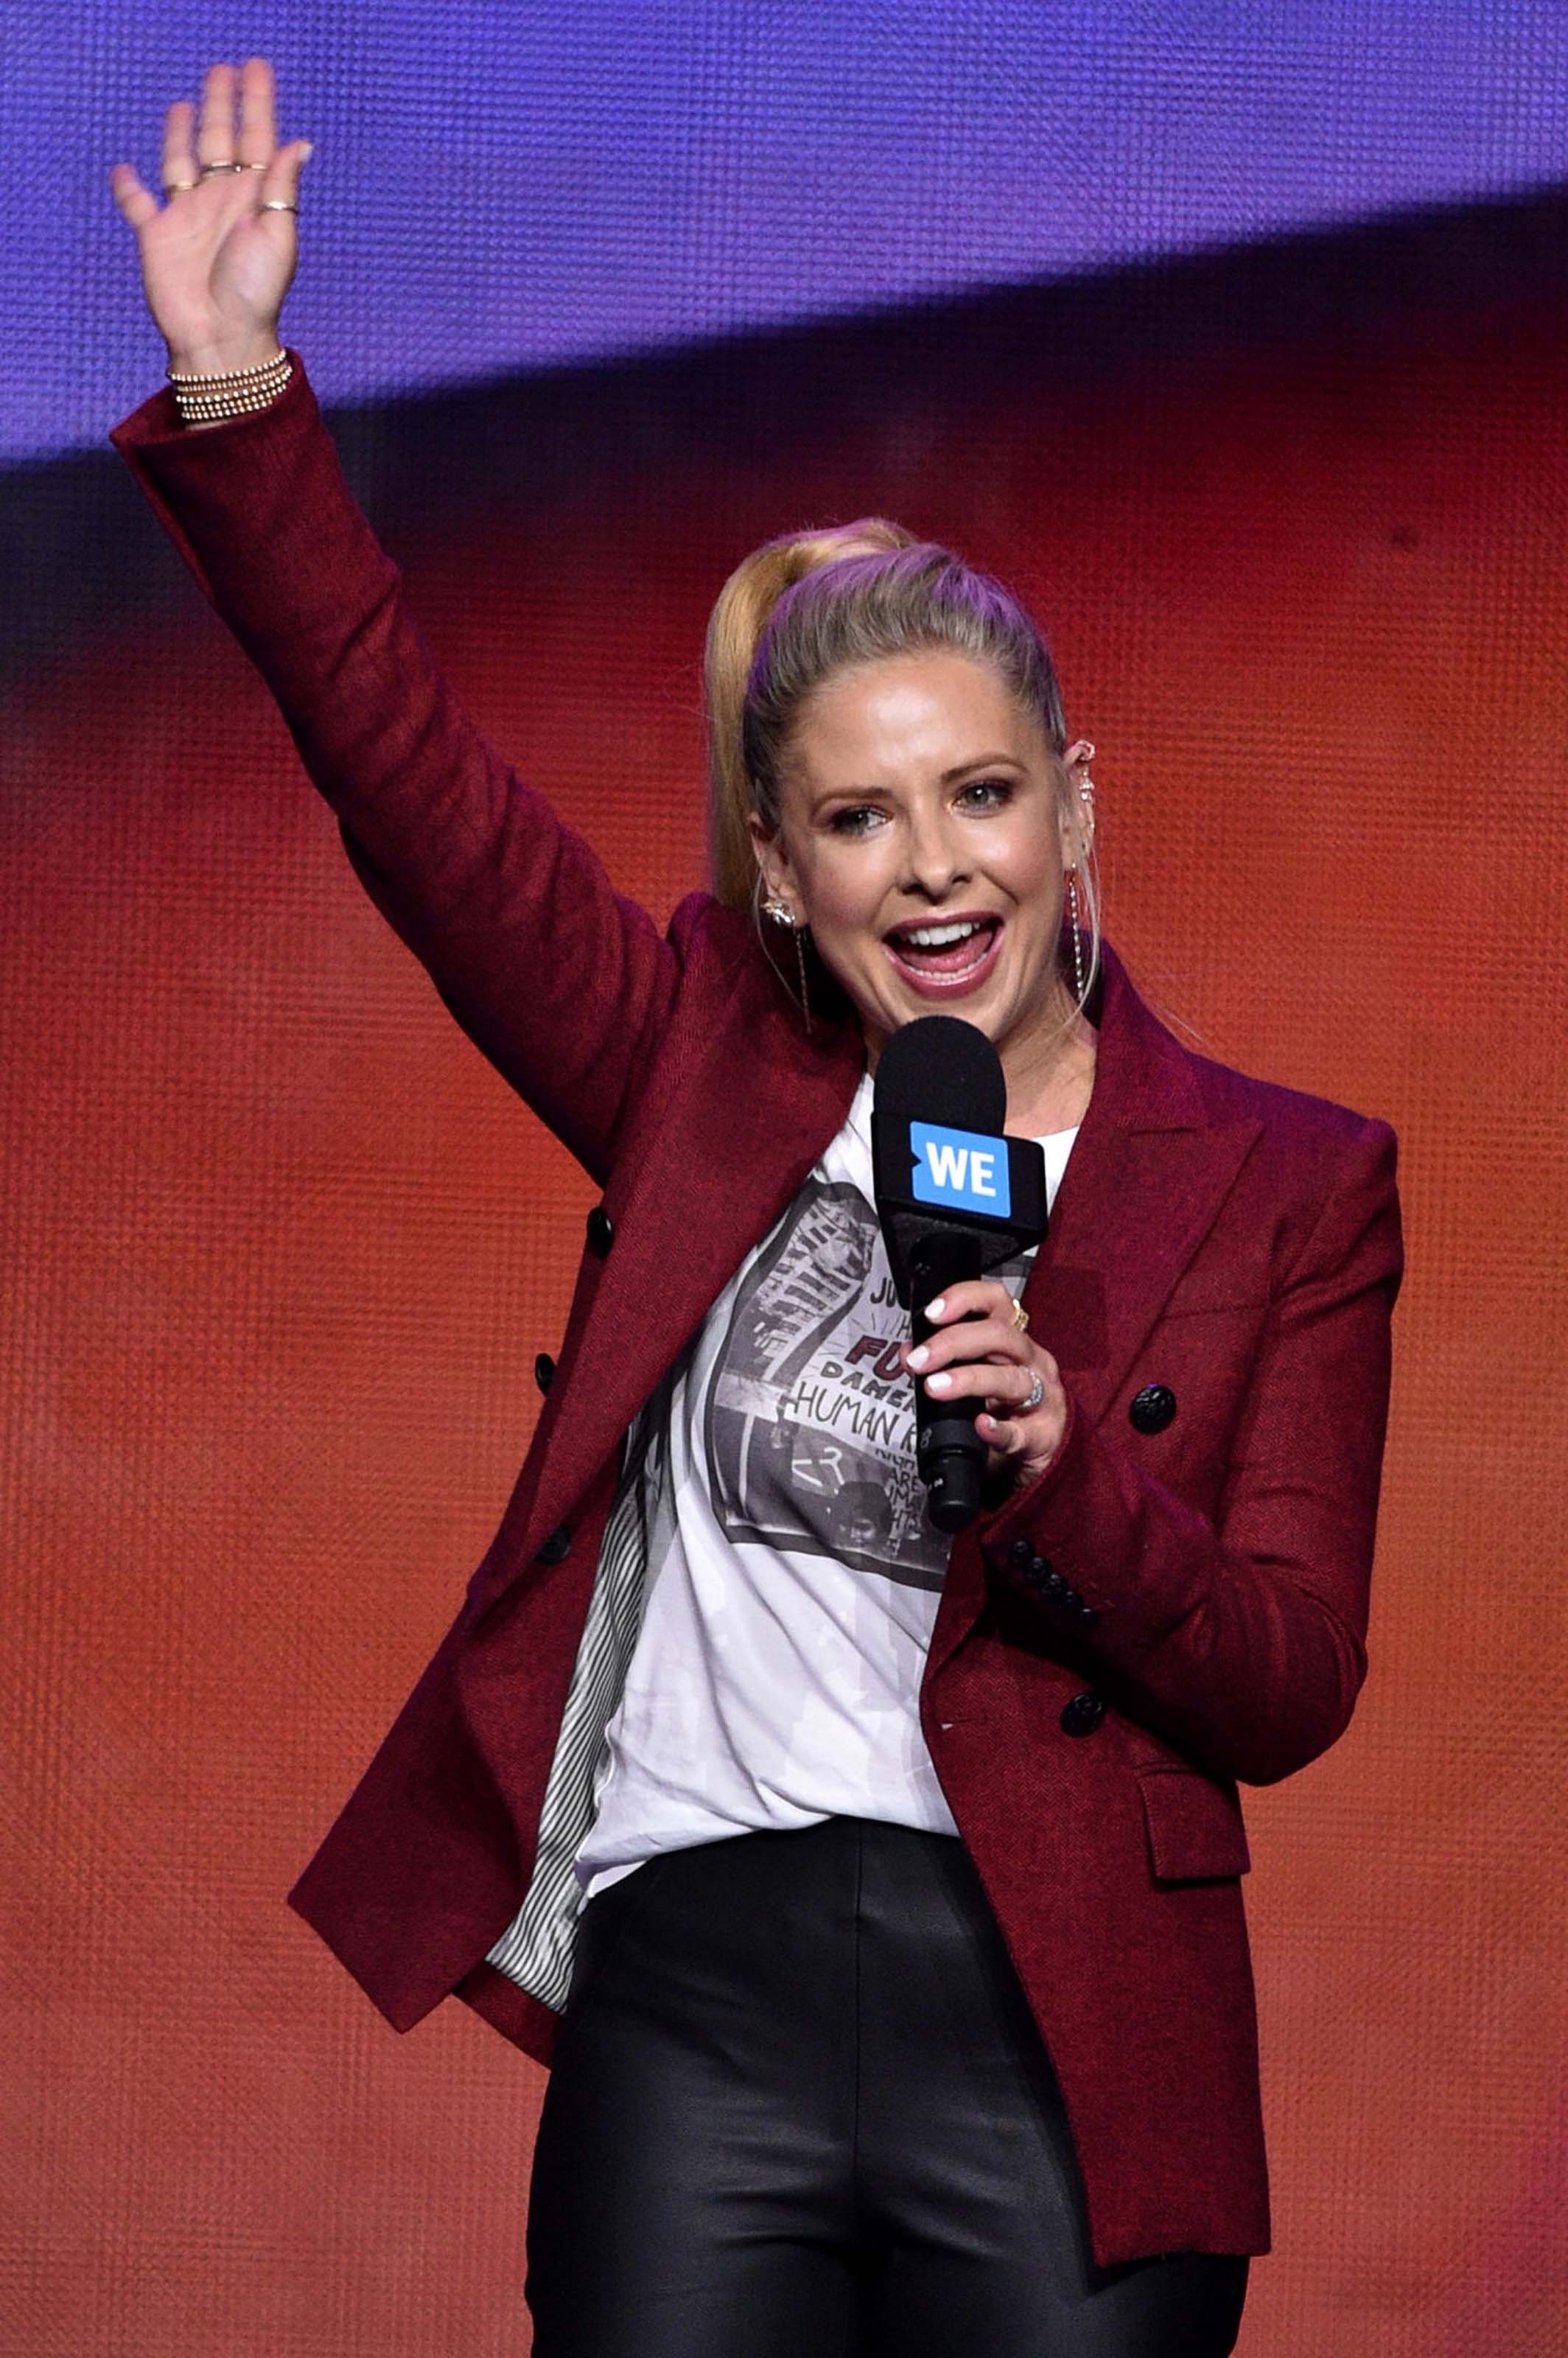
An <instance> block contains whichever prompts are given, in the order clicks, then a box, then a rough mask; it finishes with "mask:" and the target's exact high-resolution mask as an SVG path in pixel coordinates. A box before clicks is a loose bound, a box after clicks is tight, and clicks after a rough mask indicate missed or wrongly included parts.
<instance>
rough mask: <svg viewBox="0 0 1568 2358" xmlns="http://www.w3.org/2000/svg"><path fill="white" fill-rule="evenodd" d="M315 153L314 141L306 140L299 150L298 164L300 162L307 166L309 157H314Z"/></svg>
mask: <svg viewBox="0 0 1568 2358" xmlns="http://www.w3.org/2000/svg"><path fill="white" fill-rule="evenodd" d="M315 153H316V142H315V141H314V139H308V140H307V141H306V142H305V145H304V146H303V147H302V148H301V149H300V150H299V160H300V162H301V163H302V164H308V162H309V161H310V158H311V157H312V156H314V154H315Z"/></svg>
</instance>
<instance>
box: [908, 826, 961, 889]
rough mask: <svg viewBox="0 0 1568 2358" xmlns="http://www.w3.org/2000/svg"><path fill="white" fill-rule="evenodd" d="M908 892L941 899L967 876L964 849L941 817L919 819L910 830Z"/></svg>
mask: <svg viewBox="0 0 1568 2358" xmlns="http://www.w3.org/2000/svg"><path fill="white" fill-rule="evenodd" d="M908 841H909V874H908V876H907V878H906V879H905V883H906V886H907V887H908V889H910V890H912V891H914V892H923V893H925V896H926V898H927V899H928V900H933V901H935V900H941V899H943V898H944V897H945V896H946V894H947V893H948V892H951V891H952V889H953V886H954V885H955V884H957V883H958V882H960V881H961V880H962V878H963V876H964V874H965V870H964V867H963V847H962V846H961V844H960V843H959V842H958V841H957V838H956V837H955V836H954V834H953V833H952V831H951V830H950V829H949V828H948V827H946V826H945V825H944V823H943V821H942V820H941V819H940V818H929V819H925V820H917V821H916V822H915V824H914V826H913V827H911V828H910V831H909V838H908Z"/></svg>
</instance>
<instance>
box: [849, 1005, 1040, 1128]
mask: <svg viewBox="0 0 1568 2358" xmlns="http://www.w3.org/2000/svg"><path fill="white" fill-rule="evenodd" d="M874 1089H875V1096H874V1100H873V1102H874V1105H875V1109H876V1111H877V1113H878V1114H879V1115H881V1116H883V1117H891V1118H892V1120H912V1121H935V1122H941V1123H944V1124H946V1127H948V1128H949V1129H952V1130H979V1131H983V1132H988V1133H989V1134H990V1135H992V1136H1000V1133H1001V1128H1002V1124H1003V1122H1004V1121H1005V1120H1006V1119H1007V1082H1006V1080H1005V1078H1004V1076H1003V1074H1002V1069H1001V1059H1000V1056H999V1055H997V1052H996V1050H995V1049H994V1048H993V1047H992V1045H991V1044H990V1042H989V1040H988V1039H987V1038H986V1035H985V1033H983V1032H982V1031H981V1030H980V1029H979V1026H978V1025H977V1024H974V1023H966V1022H964V1021H963V1019H962V1018H961V1017H960V1016H957V1015H920V1016H916V1018H915V1020H914V1022H913V1023H904V1024H902V1025H901V1026H900V1028H899V1029H898V1031H896V1032H895V1033H893V1035H892V1039H891V1040H889V1042H888V1044H887V1045H886V1047H885V1048H884V1049H883V1050H882V1053H881V1056H880V1057H879V1058H878V1060H877V1070H876V1079H875V1083H874Z"/></svg>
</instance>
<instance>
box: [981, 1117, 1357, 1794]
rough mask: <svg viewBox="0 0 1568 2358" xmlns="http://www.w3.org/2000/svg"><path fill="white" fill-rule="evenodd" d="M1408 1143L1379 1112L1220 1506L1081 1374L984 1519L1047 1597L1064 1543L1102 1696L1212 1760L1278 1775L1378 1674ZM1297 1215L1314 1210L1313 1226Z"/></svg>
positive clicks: (1253, 1382) (1313, 1235) (1282, 1308)
mask: <svg viewBox="0 0 1568 2358" xmlns="http://www.w3.org/2000/svg"><path fill="white" fill-rule="evenodd" d="M1396 1154H1397V1147H1396V1141H1395V1135H1394V1132H1393V1130H1391V1129H1390V1127H1389V1125H1388V1124H1387V1123H1386V1122H1381V1121H1372V1120H1366V1121H1363V1122H1362V1123H1361V1124H1360V1126H1359V1131H1358V1135H1357V1136H1356V1138H1355V1139H1354V1141H1353V1143H1352V1144H1351V1145H1350V1146H1349V1148H1348V1150H1347V1152H1346V1155H1345V1157H1344V1160H1343V1163H1342V1164H1341V1167H1340V1170H1339V1172H1338V1174H1337V1178H1338V1184H1335V1185H1331V1186H1330V1187H1329V1188H1328V1189H1327V1191H1326V1192H1325V1197H1324V1200H1323V1203H1322V1206H1321V1209H1320V1210H1319V1212H1318V1215H1317V1217H1316V1220H1315V1223H1314V1224H1313V1225H1312V1226H1311V1228H1310V1232H1309V1233H1308V1234H1307V1236H1306V1238H1305V1241H1304V1242H1303V1244H1302V1245H1301V1247H1300V1249H1298V1251H1297V1252H1296V1254H1295V1257H1294V1259H1293V1260H1292V1263H1291V1265H1290V1266H1289V1267H1288V1268H1287V1269H1286V1270H1285V1271H1284V1272H1283V1274H1282V1276H1281V1279H1280V1281H1279V1282H1277V1284H1276V1286H1275V1289H1274V1293H1273V1297H1272V1301H1271V1308H1270V1314H1269V1318H1268V1322H1267V1325H1266V1327H1265V1330H1264V1334H1263V1337H1262V1340H1261V1342H1260V1346H1259V1348H1258V1352H1257V1356H1256V1358H1255V1360H1254V1363H1253V1366H1252V1368H1251V1372H1250V1381H1249V1387H1248V1391H1247V1395H1246V1400H1245V1404H1244V1407H1243V1410H1242V1414H1241V1418H1240V1422H1239V1425H1238V1432H1237V1436H1236V1440H1235V1444H1234V1446H1233V1450H1232V1454H1231V1458H1230V1463H1229V1466H1228V1470H1227V1479H1226V1484H1225V1488H1224V1493H1223V1497H1222V1500H1221V1504H1220V1508H1219V1511H1218V1513H1217V1518H1216V1519H1215V1520H1210V1519H1209V1518H1208V1517H1207V1516H1206V1515H1205V1514H1204V1513H1202V1512H1200V1511H1199V1509H1197V1508H1195V1506H1193V1505H1192V1504H1191V1503H1189V1502H1188V1501H1187V1500H1186V1499H1184V1498H1181V1497H1180V1496H1179V1495H1178V1494H1177V1493H1176V1492H1175V1491H1174V1490H1173V1489H1172V1488H1171V1487H1169V1486H1168V1485H1167V1484H1164V1483H1162V1482H1160V1481H1159V1480H1157V1479H1155V1478H1154V1477H1153V1476H1152V1475H1150V1474H1149V1473H1148V1472H1147V1471H1146V1470H1145V1469H1144V1468H1143V1466H1141V1464H1140V1461H1139V1459H1138V1457H1137V1455H1136V1454H1135V1452H1134V1451H1133V1450H1131V1449H1130V1448H1129V1447H1128V1445H1127V1444H1126V1443H1125V1442H1123V1441H1122V1440H1121V1438H1120V1435H1119V1433H1116V1432H1114V1431H1110V1430H1107V1429H1106V1428H1104V1427H1102V1426H1098V1425H1095V1424H1092V1423H1091V1422H1089V1421H1088V1419H1087V1418H1086V1417H1084V1416H1083V1415H1082V1414H1081V1413H1080V1412H1078V1410H1077V1406H1076V1402H1075V1401H1073V1399H1072V1393H1071V1389H1070V1387H1069V1389H1068V1401H1069V1412H1068V1424H1067V1429H1066V1432H1065V1435H1064V1438H1063V1442H1062V1445H1061V1447H1060V1448H1059V1449H1058V1451H1057V1453H1056V1455H1055V1456H1054V1458H1053V1460H1052V1461H1051V1463H1050V1465H1049V1466H1047V1467H1046V1468H1045V1471H1044V1474H1043V1475H1042V1476H1040V1478H1039V1479H1038V1481H1037V1482H1035V1483H1034V1484H1033V1486H1031V1487H1029V1488H1027V1489H1025V1490H1022V1491H1021V1492H1019V1493H1017V1494H1016V1495H1015V1496H1014V1497H1013V1498H1011V1499H1010V1500H1009V1501H1007V1502H1006V1504H1005V1505H1004V1506H1003V1507H1001V1508H1000V1509H998V1511H997V1512H996V1513H994V1514H993V1515H991V1516H990V1517H989V1519H987V1520H986V1521H985V1523H984V1524H983V1525H982V1527H981V1528H980V1532H979V1536H980V1542H981V1549H982V1552H983V1554H984V1557H985V1560H986V1563H987V1569H988V1574H989V1576H990V1577H991V1578H992V1579H994V1580H998V1581H1001V1582H1004V1583H1006V1584H1007V1585H1008V1587H1009V1588H1010V1589H1011V1590H1013V1591H1014V1592H1016V1594H1017V1595H1019V1596H1021V1597H1027V1598H1028V1599H1029V1600H1030V1603H1031V1605H1032V1606H1033V1608H1034V1609H1035V1610H1036V1611H1037V1612H1040V1613H1041V1614H1042V1615H1043V1616H1044V1613H1045V1610H1046V1608H1045V1607H1044V1606H1043V1605H1042V1603H1041V1599H1040V1596H1039V1593H1038V1591H1037V1590H1035V1589H1033V1587H1031V1586H1030V1585H1029V1583H1028V1580H1027V1576H1026V1575H1027V1569H1028V1566H1029V1564H1030V1563H1031V1562H1032V1561H1033V1558H1034V1557H1035V1556H1036V1555H1043V1556H1044V1557H1046V1558H1047V1559H1048V1560H1049V1561H1050V1562H1051V1563H1054V1565H1055V1566H1056V1567H1057V1568H1058V1569H1059V1570H1060V1571H1061V1573H1062V1574H1063V1575H1064V1577H1065V1579H1066V1580H1068V1581H1069V1582H1070V1583H1071V1584H1072V1585H1073V1586H1074V1587H1075V1588H1076V1591H1077V1593H1078V1595H1080V1596H1081V1597H1082V1598H1083V1599H1084V1601H1085V1603H1086V1604H1087V1606H1088V1607H1089V1608H1090V1609H1091V1611H1092V1612H1093V1613H1094V1614H1095V1616H1096V1618H1095V1620H1094V1621H1093V1623H1092V1625H1091V1626H1090V1627H1088V1628H1087V1629H1086V1631H1085V1634H1084V1635H1083V1637H1082V1638H1081V1639H1077V1640H1076V1650H1075V1659H1080V1658H1081V1660H1082V1662H1083V1664H1084V1666H1085V1667H1087V1669H1088V1671H1089V1673H1090V1675H1091V1676H1092V1677H1093V1678H1094V1680H1095V1682H1096V1684H1097V1686H1098V1688H1099V1690H1100V1691H1101V1692H1102V1693H1104V1695H1105V1696H1106V1698H1107V1700H1108V1701H1109V1702H1110V1703H1112V1704H1115V1705H1116V1706H1117V1708H1118V1709H1119V1710H1121V1711H1123V1712H1125V1714H1127V1716H1128V1717H1129V1718H1130V1719H1133V1720H1135V1721H1137V1722H1138V1723H1139V1724H1140V1725H1142V1726H1145V1727H1147V1728H1149V1729H1151V1730H1152V1732H1153V1733H1154V1734H1155V1735H1156V1736H1161V1737H1162V1738H1164V1739H1165V1740H1166V1741H1168V1742H1169V1743H1170V1744H1171V1745H1173V1747H1175V1748H1176V1749H1177V1750H1179V1751H1181V1752H1183V1753H1184V1754H1185V1755H1186V1756H1187V1758H1190V1759H1192V1760H1193V1761H1195V1763H1196V1764H1197V1765H1198V1766H1199V1767H1200V1768H1206V1769H1208V1770H1209V1771H1210V1772H1211V1773H1212V1774H1214V1775H1217V1776H1220V1777H1231V1778H1236V1779H1241V1780H1242V1781H1244V1782H1246V1783H1249V1784H1254V1785H1268V1784H1273V1783H1276V1782H1277V1781H1278V1780H1279V1779H1281V1778H1282V1777H1288V1776H1290V1775H1291V1774H1292V1772H1293V1771H1294V1770H1296V1769H1298V1768H1304V1767H1305V1765H1306V1764H1307V1762H1308V1761H1310V1760H1313V1759H1315V1758H1316V1757H1317V1756H1318V1754H1319V1753H1321V1752H1324V1751H1325V1750H1326V1749H1327V1747H1329V1746H1330V1745H1331V1744H1333V1743H1334V1742H1335V1740H1336V1738H1337V1737H1338V1736H1340V1735H1341V1734H1342V1733H1343V1732H1344V1730H1345V1728H1346V1725H1348V1723H1349V1720H1350V1715H1351V1713H1352V1711H1353V1709H1354V1707H1355V1704H1356V1698H1357V1693H1358V1692H1359V1690H1360V1687H1361V1683H1362V1681H1363V1679H1364V1678H1365V1675H1366V1668H1367V1657H1366V1635H1367V1620H1368V1586H1369V1581H1370V1575H1371V1568H1372V1552H1373V1541H1374V1538H1375V1534H1376V1529H1377V1517H1378V1498H1379V1487H1380V1480H1381V1468H1382V1456H1383V1442H1384V1437H1385V1433H1386V1429H1387V1424H1388V1411H1389V1388H1390V1368H1391V1346H1390V1313H1391V1311H1392V1309H1393V1304H1394V1300H1395V1297H1396V1295H1397V1293H1398V1292H1399V1288H1400V1279H1401V1275H1402V1270H1403V1252H1402V1244H1401V1234H1400V1207H1399V1195H1398V1190H1397V1186H1396V1184H1395V1164H1396ZM1298 1233H1299V1231H1298Z"/></svg>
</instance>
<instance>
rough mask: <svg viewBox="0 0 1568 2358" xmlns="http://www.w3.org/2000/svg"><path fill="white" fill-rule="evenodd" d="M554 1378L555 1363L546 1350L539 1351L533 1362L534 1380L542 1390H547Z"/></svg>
mask: <svg viewBox="0 0 1568 2358" xmlns="http://www.w3.org/2000/svg"><path fill="white" fill-rule="evenodd" d="M555 1380H556V1363H555V1361H554V1359H552V1358H551V1357H550V1355H549V1353H548V1351H541V1352H540V1354H539V1356H538V1357H537V1358H536V1359H535V1362H534V1381H535V1383H536V1384H537V1385H538V1387H539V1390H541V1391H542V1392H547V1391H548V1390H549V1389H550V1386H551V1385H552V1384H553V1383H554V1382H555Z"/></svg>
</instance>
